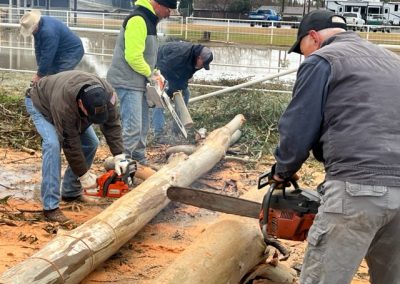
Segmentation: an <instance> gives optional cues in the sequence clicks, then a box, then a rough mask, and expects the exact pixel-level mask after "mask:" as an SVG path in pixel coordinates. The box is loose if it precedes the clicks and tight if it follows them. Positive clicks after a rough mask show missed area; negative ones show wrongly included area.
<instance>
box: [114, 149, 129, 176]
mask: <svg viewBox="0 0 400 284" xmlns="http://www.w3.org/2000/svg"><path fill="white" fill-rule="evenodd" d="M128 164H129V160H128V159H127V158H126V156H125V154H119V155H116V156H115V157H114V165H115V166H114V167H115V173H116V174H117V175H119V176H120V175H122V174H124V173H125V172H126V170H127V168H128Z"/></svg>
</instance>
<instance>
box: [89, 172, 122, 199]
mask: <svg viewBox="0 0 400 284" xmlns="http://www.w3.org/2000/svg"><path fill="white" fill-rule="evenodd" d="M97 186H98V189H97V191H85V194H86V195H90V196H98V197H111V198H119V197H121V196H122V195H124V194H126V193H128V192H129V186H128V184H126V183H125V182H124V181H123V180H122V178H121V177H120V176H117V175H116V173H115V171H114V170H109V171H108V172H106V173H105V174H103V175H101V176H99V177H98V178H97Z"/></svg>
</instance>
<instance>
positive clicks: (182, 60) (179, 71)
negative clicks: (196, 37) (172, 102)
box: [152, 41, 213, 144]
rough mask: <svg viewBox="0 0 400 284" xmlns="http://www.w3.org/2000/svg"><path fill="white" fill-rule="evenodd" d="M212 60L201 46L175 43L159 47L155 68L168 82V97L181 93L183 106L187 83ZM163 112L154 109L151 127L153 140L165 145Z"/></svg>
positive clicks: (208, 66) (186, 97)
mask: <svg viewBox="0 0 400 284" xmlns="http://www.w3.org/2000/svg"><path fill="white" fill-rule="evenodd" d="M212 60H213V54H212V52H211V50H210V49H209V48H208V47H206V46H203V45H201V44H192V43H190V42H183V41H175V42H169V43H166V44H164V45H163V46H161V47H160V48H159V50H158V54H157V63H156V68H158V69H159V70H160V72H161V74H162V75H163V76H164V78H165V79H166V80H167V81H168V89H167V91H166V92H167V94H168V96H170V97H172V96H173V93H175V92H177V91H181V92H182V95H183V99H184V101H185V104H186V105H187V104H188V102H189V97H190V91H189V88H188V81H189V79H191V78H192V77H193V74H194V73H196V72H197V71H199V70H200V69H202V68H204V69H206V70H209V69H210V63H211V61H212ZM164 124H165V119H164V111H163V109H162V108H155V109H154V111H153V121H152V125H153V128H154V135H155V140H156V142H157V143H161V144H165V143H166V142H167V141H166V140H167V139H165V137H164V136H163V134H164Z"/></svg>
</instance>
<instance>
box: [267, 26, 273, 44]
mask: <svg viewBox="0 0 400 284" xmlns="http://www.w3.org/2000/svg"><path fill="white" fill-rule="evenodd" d="M273 27H274V22H273V21H272V22H271V28H270V29H268V30H270V31H271V34H270V35H271V40H270V44H271V45H272V43H273V39H274V29H273Z"/></svg>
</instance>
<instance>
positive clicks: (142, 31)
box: [107, 0, 158, 91]
mask: <svg viewBox="0 0 400 284" xmlns="http://www.w3.org/2000/svg"><path fill="white" fill-rule="evenodd" d="M135 5H136V8H135V10H134V11H133V12H132V14H130V15H129V16H127V17H126V18H125V20H124V23H123V25H122V27H121V31H120V33H119V35H118V38H117V41H116V44H115V48H114V54H113V58H112V62H111V66H110V68H109V70H108V73H107V80H108V82H110V83H111V84H112V86H113V87H114V88H124V89H132V90H138V91H145V90H146V78H147V77H149V76H150V75H151V72H152V70H153V69H154V66H155V63H156V57H157V47H158V45H157V28H156V27H157V23H158V17H157V16H156V14H155V12H154V9H153V7H152V6H151V4H150V2H149V1H147V0H138V1H137V2H136V3H135Z"/></svg>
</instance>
